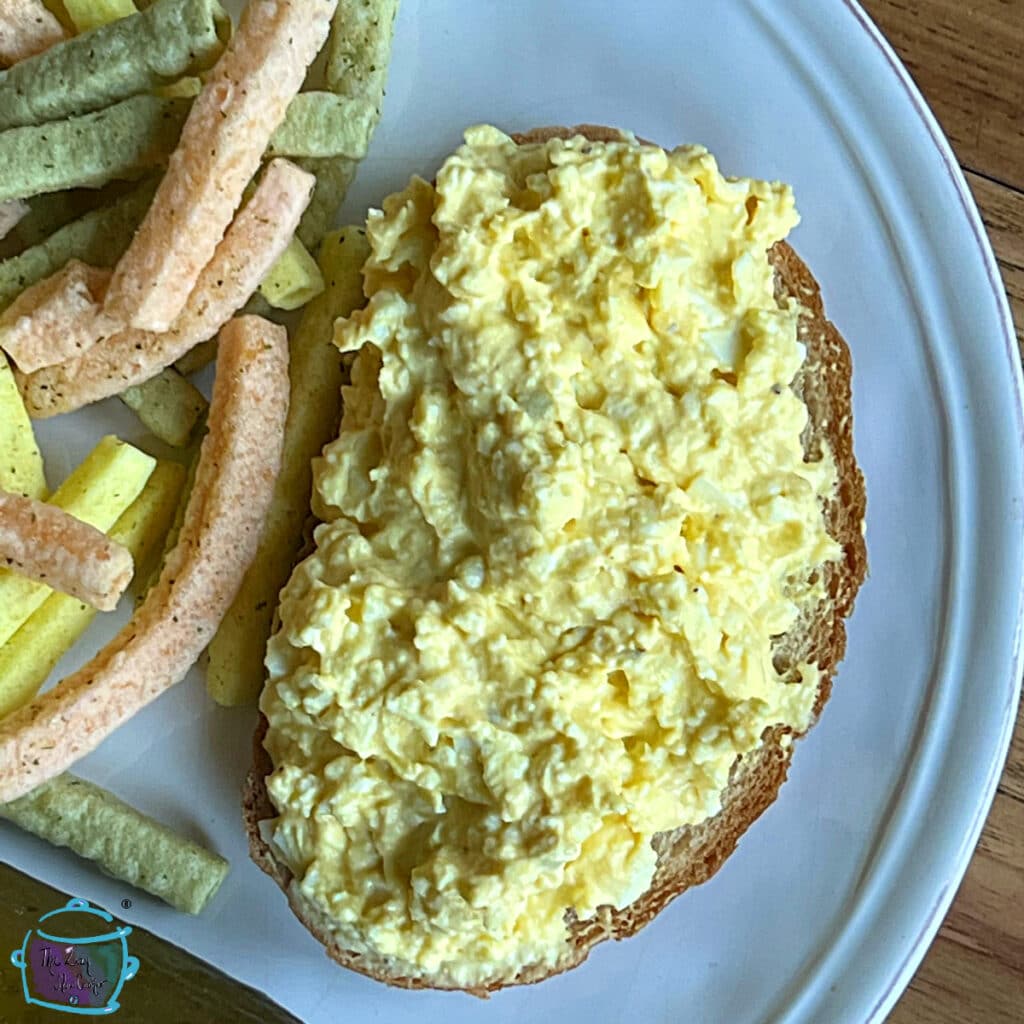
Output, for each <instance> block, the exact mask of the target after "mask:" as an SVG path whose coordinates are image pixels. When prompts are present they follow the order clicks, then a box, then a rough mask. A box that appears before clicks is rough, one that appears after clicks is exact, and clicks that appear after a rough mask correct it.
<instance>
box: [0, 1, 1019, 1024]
mask: <svg viewBox="0 0 1024 1024" xmlns="http://www.w3.org/2000/svg"><path fill="white" fill-rule="evenodd" d="M485 120H489V121H492V122H495V123H497V124H499V125H501V126H504V127H506V128H509V129H517V128H518V129H523V128H528V127H530V126H533V125H543V124H574V123H577V122H581V121H592V122H599V123H605V124H612V125H620V126H624V127H629V128H632V129H633V130H635V131H636V132H637V133H638V134H640V135H643V136H646V137H648V138H651V139H655V140H658V141H660V142H662V143H665V144H675V143H678V142H682V141H699V142H703V143H705V144H706V145H708V146H709V147H710V148H711V149H712V151H713V152H715V153H716V154H717V155H718V157H719V159H720V162H721V165H722V166H723V168H724V169H726V170H727V171H728V172H731V173H736V174H744V175H757V176H761V177H778V178H781V179H783V180H786V181H789V182H791V183H792V184H793V185H794V186H795V189H796V195H797V199H798V203H799V207H800V209H801V211H802V213H803V216H804V222H803V224H802V226H801V227H800V228H798V230H797V231H796V233H795V235H794V237H793V242H794V244H795V246H796V247H797V249H798V250H799V251H800V253H801V254H802V255H803V256H804V258H805V259H806V260H807V262H808V263H809V264H810V266H811V267H812V269H813V270H814V271H815V273H816V275H817V276H818V278H819V279H820V281H821V282H822V283H823V287H824V293H825V299H826V304H827V308H828V312H829V315H830V316H831V317H832V318H833V319H834V320H835V322H836V323H837V324H838V325H839V327H840V329H841V330H842V331H843V333H844V334H845V336H846V338H847V339H848V340H849V343H850V347H851V349H852V352H853V360H854V396H855V409H856V449H857V454H858V457H859V459H860V462H861V464H862V466H863V468H864V471H865V474H866V477H867V481H868V498H869V514H868V548H869V555H870V561H871V578H870V580H869V581H868V582H867V584H866V585H865V587H864V589H863V591H862V592H861V595H860V598H859V600H858V602H857V610H856V614H855V615H854V617H853V620H852V622H851V623H850V630H849V632H850V644H849V655H848V657H847V659H846V661H845V662H844V664H843V665H842V668H841V670H840V673H839V678H838V681H837V685H836V688H835V692H834V696H833V697H832V700H831V702H830V703H829V705H828V707H827V709H826V712H825V715H824V718H823V720H822V722H821V723H820V724H819V725H818V726H817V727H816V728H815V729H814V731H813V732H812V733H811V735H810V737H809V738H808V739H807V740H806V741H805V742H803V743H801V744H800V745H799V747H798V750H797V754H796V757H795V762H794V764H795V767H794V770H793V773H792V777H791V780H790V782H789V783H788V784H787V785H786V786H785V787H784V788H783V790H782V794H781V796H780V799H779V801H778V803H777V804H776V805H775V806H774V807H773V808H771V810H770V811H769V812H768V813H767V814H766V815H765V816H764V818H763V819H762V820H761V821H760V822H758V823H757V824H756V825H755V826H754V828H753V829H751V831H750V833H749V834H748V835H747V836H746V837H745V838H744V840H743V841H742V842H741V843H740V847H739V850H738V852H737V853H736V854H735V856H734V857H733V858H732V859H731V860H730V861H729V862H728V863H727V864H726V866H725V868H724V869H723V870H722V872H721V873H720V874H719V875H718V876H717V877H716V878H715V879H714V881H713V882H711V883H710V884H708V885H706V886H704V887H702V888H700V889H699V890H695V891H693V892H690V893H688V894H687V895H686V896H684V897H683V898H682V899H680V900H678V901H677V902H676V903H675V904H674V905H673V906H672V907H670V908H669V909H668V910H667V911H666V912H665V913H664V914H662V915H661V917H659V918H658V919H657V920H656V921H655V922H654V923H653V924H651V925H650V926H649V927H648V928H647V929H646V930H645V931H644V932H643V933H642V934H641V935H639V936H638V937H637V938H635V939H632V940H630V941H629V942H626V943H622V944H607V945H605V946H603V947H600V948H599V949H597V950H596V951H595V952H594V953H593V954H592V956H591V957H590V960H589V961H588V962H587V963H586V964H585V965H584V966H582V967H581V968H580V969H578V970H575V971H572V972H570V973H569V974H568V975H566V976H563V977H560V978H556V979H554V980H551V981H548V982H546V983H545V984H543V985H541V986H539V987H530V988H527V989H522V990H514V991H510V992H506V993H503V994H500V995H499V996H497V997H496V998H494V999H492V1000H491V1001H490V1002H489V1003H488V1004H484V1003H479V1002H477V1001H475V1000H473V999H471V998H470V997H467V996H462V995H459V994H455V995H451V994H448V995H445V994H437V993H418V994H417V993H404V992H396V991H392V990H390V989H387V988H385V987H383V986H380V985H378V984H376V983H374V982H371V981H368V980H365V979H363V978H361V977H359V976H357V975H355V974H351V973H349V972H347V971H344V970H342V969H341V968H337V967H334V966H332V965H330V964H328V962H327V961H326V960H325V959H324V956H323V953H322V951H321V949H320V947H319V946H318V945H317V944H316V942H315V941H314V940H313V939H312V938H310V936H309V935H308V934H307V933H306V932H305V931H304V930H303V929H302V928H301V927H300V926H299V925H298V923H297V922H296V921H295V920H294V919H293V918H292V917H291V914H290V913H289V912H288V910H287V909H286V906H285V901H284V898H283V896H282V895H281V894H280V893H279V892H278V891H277V889H276V888H275V887H274V886H273V885H272V883H270V882H269V880H267V879H266V878H264V877H263V876H262V875H261V874H260V873H259V872H258V871H257V869H256V868H255V867H254V866H252V865H251V864H250V863H249V861H248V859H247V857H246V850H245V840H244V837H243V835H242V831H241V828H240V824H239V810H238V794H239V786H240V783H241V780H242V778H243V775H244V773H245V770H246V766H247V764H248V761H249V735H250V732H251V729H252V725H253V715H252V714H251V713H250V712H248V711H243V712H230V711H225V710H220V709H216V708H214V707H213V706H211V704H210V701H209V700H208V699H207V697H206V694H205V692H204V689H203V684H202V679H201V674H200V672H198V671H196V672H193V673H192V676H191V677H190V678H189V680H188V681H187V682H186V683H185V684H183V685H182V686H179V687H178V688H177V689H176V690H174V691H172V692H171V693H169V694H167V695H166V696H164V697H162V698H161V699H160V700H158V701H157V702H156V703H155V704H154V705H153V706H151V707H150V708H148V709H147V710H146V711H145V712H144V713H142V714H141V715H139V716H138V717H137V718H136V719H134V720H133V721H132V722H131V723H130V724H129V725H128V726H126V727H125V728H124V729H123V730H122V731H121V732H119V733H118V734H117V736H116V737H115V738H113V739H111V740H110V741H108V742H107V743H106V745H105V746H104V747H103V748H102V749H101V750H100V751H98V752H97V753H95V754H94V755H93V756H91V757H90V758H88V759H87V760H86V761H85V762H83V763H82V764H81V766H80V770H81V772H82V774H84V775H86V776H88V777H90V778H92V779H95V780H97V781H98V782H100V783H102V784H104V785H107V786H110V787H111V788H113V789H114V790H116V791H117V792H119V793H121V794H123V795H124V796H125V797H126V798H127V799H129V800H131V801H132V802H134V803H135V804H137V805H138V806H139V807H142V808H145V809H146V810H148V811H150V812H152V813H154V814H156V815H158V816H159V817H161V818H163V819H165V820H166V821H168V822H169V823H171V824H173V825H175V826H178V827H180V828H182V829H184V830H185V831H187V832H189V833H191V834H194V835H196V836H199V837H202V838H204V839H206V840H207V841H208V842H209V843H211V844H212V845H213V846H214V847H215V848H216V849H218V850H220V851H221V852H223V853H224V854H226V855H227V856H229V857H230V858H231V860H232V862H233V871H232V873H231V876H230V878H229V880H228V881H227V883H226V884H225V886H224V890H223V892H222V893H221V894H220V896H219V897H218V898H217V900H216V902H215V903H214V904H213V906H212V907H211V908H210V909H209V910H208V911H207V912H206V913H205V914H204V915H203V916H202V917H201V918H200V919H198V920H192V919H189V918H187V917H184V916H182V915H179V914H176V913H175V912H173V911H171V910H169V909H167V908H165V907H163V906H162V905H158V904H157V903H156V902H155V901H151V900H148V899H147V898H145V897H140V896H139V894H138V893H134V892H131V891H130V890H127V889H126V887H125V886H123V885H120V884H118V883H116V882H113V881H110V880H108V879H106V878H104V877H102V876H101V875H99V874H98V873H97V872H96V871H94V870H92V869H91V868H90V867H88V866H85V865H83V864H81V863H79V862H76V860H75V858H74V857H72V856H70V855H67V854H65V853H64V852H57V851H53V850H51V849H50V848H48V847H47V846H45V845H44V844H42V843H39V842H36V841H34V840H32V839H30V838H26V837H23V836H21V835H20V834H18V833H16V832H15V831H14V830H11V829H9V828H4V829H3V830H2V831H0V840H2V849H0V853H2V855H3V857H4V858H5V859H7V860H10V861H11V862H12V863H14V864H15V865H16V866H18V867H21V868H23V869H26V870H28V871H30V872H32V873H33V874H35V875H36V876H38V877H40V878H42V879H44V880H46V881H48V882H52V883H54V884H56V885H59V886H62V887H64V888H65V889H70V890H72V891H74V892H75V893H76V894H77V895H80V896H83V897H86V898H88V899H90V900H94V901H96V902H98V903H100V904H103V905H105V906H107V907H109V908H111V909H113V910H115V911H119V908H120V905H121V901H122V899H125V898H130V899H132V900H133V901H134V903H133V906H132V907H131V909H130V910H129V911H126V912H124V917H125V918H126V919H127V920H128V921H129V922H134V923H138V924H139V925H141V926H144V927H147V928H150V929H153V930H154V931H156V932H157V933H159V934H161V935H163V936H166V937H167V938H168V939H171V940H173V941H175V942H178V943H180V944H182V945H184V946H186V947H187V948H188V949H190V950H192V951H193V952H195V953H197V954H198V955H200V956H202V957H204V958H206V959H207V960H209V961H211V962H213V963H214V964H217V965H219V966H221V967H223V968H224V969H226V970H227V971H228V972H230V973H231V974H233V975H235V976H237V977H238V978H240V979H241V980H243V981H245V982H248V983H250V984H252V985H255V986H258V987H260V988H261V989H263V990H265V991H266V992H268V994H269V995H270V996H271V997H272V998H274V999H276V1000H278V1001H279V1002H281V1003H282V1004H283V1005H285V1006H286V1007H287V1008H289V1009H290V1010H292V1011H293V1012H294V1013H296V1014H297V1015H298V1016H299V1017H301V1018H302V1019H303V1020H305V1021H308V1022H310V1024H315V1022H321V1021H333V1020H338V1019H344V1020H355V1021H363V1020H371V1019H372V1020H386V1021H410V1022H411V1021H415V1022H418V1024H419V1022H426V1021H438V1020H445V1021H448V1022H450V1024H457V1022H463V1021H488V1022H493V1024H498V1022H506V1021H513V1020H545V1019H551V1018H552V1017H554V1018H555V1019H558V1020H562V1021H566V1022H567V1024H568V1022H570V1021H577V1020H579V1021H583V1020H593V1021H618V1020H626V1019H636V1020H644V1021H661V1020H664V1021H670V1020H671V1021H678V1020H682V1019H686V1020H692V1021H707V1022H730V1024H732V1022H740V1021H751V1022H753V1021H765V1020H778V1021H793V1022H796V1021H808V1022H810V1021H834V1022H841V1021H851V1022H858V1024H859V1022H862V1021H865V1020H869V1019H870V1020H881V1019H882V1018H883V1017H884V1016H885V1013H886V1012H887V1010H888V1008H889V1007H890V1006H891V1005H892V1003H893V1002H894V1001H895V999H896V998H897V996H898V994H899V992H900V991H901V989H902V987H903V985H904V984H905V983H906V982H907V980H908V979H909V977H910V976H911V974H912V972H913V970H914V968H915V966H916V964H917V963H918V961H919V959H920V958H921V956H922V955H923V952H924V950H925V948H926V947H927V944H928V942H929V940H930V938H931V936H932V935H933V934H934V932H935V930H936V928H937V927H938V924H939V922H940V920H941V918H942V916H943V913H944V912H945V910H946V908H947V906H948V904H949V902H950V900H951V899H952V896H953V893H954V891H955V889H956V886H957V883H958V881H959V879H960V877H961V875H962V873H963V871H964V869H965V867H966V864H967V862H968V859H969V856H970V853H971V851H972V849H973V846H974V844H975V842H976V840H977V837H978V835H979V832H980V829H981V826H982V822H983V820H984V817H985V814H986V811H987V809H988V806H989V802H990V800H991V798H992V795H993V792H994V789H995V785H996V781H997V778H998V775H999V771H1000V768H1001V766H1002V763H1003V759H1004V756H1005V753H1006V749H1007V745H1008V741H1009V735H1010V728H1011V724H1012V721H1013V717H1014V708H1015V702H1016V695H1017V681H1018V679H1019V678H1020V667H1021V666H1020V648H1019V635H1018V623H1019V622H1020V621H1021V576H1022V571H1021V570H1022V538H1024V530H1022V518H1024V516H1022V511H1024V504H1022V498H1024V494H1022V482H1024V459H1022V444H1021V439H1022V418H1021V402H1020V393H1021V379H1020V369H1019V365H1018V358H1017V351H1016V345H1015V343H1014V338H1013V333H1012V329H1011V324H1010V318H1009V312H1008V309H1007V306H1006V302H1005V298H1004V296H1003V292H1002V288H1001V285H1000V282H999V277H998V273H997V271H996V267H995V263H994V261H993V257H992V253H991V251H990V249H989V245H988V242H987V241H986V238H985V235H984V232H983V230H982V227H981V223H980V220H979V218H978V214H977V211H976V209H975V207H974V204H973V202H972V200H971V198H970V195H969V193H968V191H967V188H966V185H965V183H964V181H963V178H962V177H961V175H960V172H959V170H958V169H957V165H956V162H955V160H954V158H953V156H952V153H951V152H950V150H949V147H948V145H947V144H946V142H945V140H944V139H943V137H942V135H941V133H940V131H939V129H938V127H937V125H936V124H935V122H934V120H933V119H932V117H931V115H930V113H929V112H928V110H927V108H926V107H925V105H924V103H923V102H922V100H921V97H920V96H919V94H918V93H917V91H916V90H915V88H914V87H913V85H912V84H911V83H910V80H909V78H908V77H907V74H906V72H905V71H904V70H903V68H902V67H901V66H900V64H899V63H898V61H897V60H896V58H895V56H894V55H893V53H892V51H891V50H890V49H889V47H888V46H887V45H886V44H885V43H884V42H883V41H882V39H881V38H880V36H879V35H878V33H877V32H876V30H875V29H874V28H873V27H872V26H871V25H870V23H869V22H868V21H867V19H866V18H865V17H864V15H863V13H862V12H861V11H860V10H859V9H858V8H857V7H856V6H855V5H854V4H853V3H852V2H844V0H829V2H825V0H716V2H715V3H707V2H705V0H633V2H631V3H622V2H621V0H615V2H611V0H576V2H571V0H562V2H557V0H516V2H515V3H511V2H506V0H405V2H404V4H403V7H402V11H401V15H400V18H399V22H398V29H397V36H396V42H395V52H394V60H393V65H392V74H391V84H390V88H389V91H388V97H387V102H386V106H385V114H384V119H383V122H382V124H381V126H380V130H379V132H378V134H377V137H376V139H375V141H374V144H373V148H372V153H371V155H370V157H369V158H368V159H367V161H366V163H365V166H364V167H363V169H362V170H361V171H360V176H359V181H358V183H357V186H356V187H355V188H354V189H353V191H352V193H351V195H350V197H349V201H348V202H347V204H346V208H345V212H346V215H347V216H349V217H352V218H357V217H361V216H362V215H363V213H364V211H365V208H366V206H367V205H368V204H370V203H378V202H379V201H380V199H381V198H382V196H384V195H385V194H386V193H387V192H389V191H391V190H393V189H395V188H397V187H399V186H401V185H402V184H403V183H404V181H405V180H406V178H407V176H408V175H409V174H410V173H411V172H413V171H416V172H419V173H423V174H426V175H428V176H429V175H430V174H431V173H432V172H433V170H434V169H435V168H436V166H437V164H438V162H439V160H440V159H441V158H442V157H443V155H444V154H445V153H447V152H448V151H449V150H450V149H451V148H452V147H453V146H454V145H456V144H457V143H458V141H459V136H460V131H461V129H462V128H463V127H464V126H466V125H468V124H472V123H474V122H480V121H485ZM110 430H116V431H118V432H120V433H122V435H124V436H126V437H128V438H130V439H132V438H136V437H137V429H136V427H135V425H134V423H133V421H132V419H131V417H130V416H129V415H128V414H127V412H125V411H124V410H122V409H119V407H118V405H117V404H116V403H114V402H108V403H105V404H103V405H102V406H100V407H96V408H93V409H90V410H87V411H85V412H83V413H81V414H79V415H77V416H75V417H74V418H67V419H64V420H60V421H57V422H53V423H47V424H44V426H43V428H42V429H41V431H40V434H41V437H42V441H43V444H44V446H45V452H46V455H47V458H48V462H49V469H50V473H51V478H52V480H56V479H58V478H60V476H61V475H62V474H64V473H66V472H67V470H68V469H69V468H70V467H71V466H72V464H73V463H75V462H76V461H77V460H78V459H80V458H81V457H82V456H83V455H84V454H85V452H86V451H87V449H88V448H89V447H90V445H91V443H92V442H93V441H94V440H95V438H96V437H97V436H98V435H99V434H100V433H101V432H105V431H110ZM113 628H114V627H113V625H110V624H105V628H103V629H97V630H96V631H95V632H93V633H91V634H90V636H89V639H88V642H87V643H85V644H83V645H82V648H81V649H80V650H79V651H78V653H77V654H76V657H75V661H80V660H82V658H83V657H84V656H85V654H86V653H88V651H91V650H93V649H95V648H96V647H98V646H99V644H100V643H101V642H103V641H104V640H105V639H106V638H107V636H108V635H109V634H110V633H111V632H112V631H113ZM86 649H88V650H86ZM65 667H68V666H65ZM142 970H143V971H145V964H143V965H142ZM225 1010H226V1008H224V1009H221V1010H220V1011H218V1010H216V1009H212V1008H211V1020H221V1019H224V1017H223V1014H224V1012H225Z"/></svg>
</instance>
